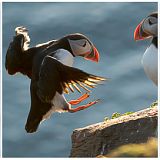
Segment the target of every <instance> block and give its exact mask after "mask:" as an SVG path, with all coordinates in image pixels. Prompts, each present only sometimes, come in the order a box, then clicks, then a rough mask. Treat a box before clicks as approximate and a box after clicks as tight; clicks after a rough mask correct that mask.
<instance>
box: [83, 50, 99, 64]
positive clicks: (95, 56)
mask: <svg viewBox="0 0 160 160" xmlns="http://www.w3.org/2000/svg"><path fill="white" fill-rule="evenodd" d="M85 59H87V60H90V61H94V62H98V61H99V52H98V50H97V48H96V47H93V51H92V52H91V53H90V54H89V55H87V56H85Z"/></svg>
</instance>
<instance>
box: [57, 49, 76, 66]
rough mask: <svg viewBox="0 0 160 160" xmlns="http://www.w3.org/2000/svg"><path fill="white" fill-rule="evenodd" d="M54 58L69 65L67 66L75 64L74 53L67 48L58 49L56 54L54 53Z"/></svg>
mask: <svg viewBox="0 0 160 160" xmlns="http://www.w3.org/2000/svg"><path fill="white" fill-rule="evenodd" d="M54 58H56V59H57V60H58V61H60V62H61V63H63V64H64V65H67V66H72V65H73V55H72V54H71V53H70V52H69V51H67V50H65V49H58V50H57V51H56V54H55V55H54Z"/></svg>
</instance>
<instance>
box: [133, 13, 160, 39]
mask: <svg viewBox="0 0 160 160" xmlns="http://www.w3.org/2000/svg"><path fill="white" fill-rule="evenodd" d="M157 33H158V13H157V12H153V13H151V14H150V15H149V16H147V17H146V18H145V19H143V20H142V21H141V23H140V24H139V25H138V26H137V27H136V29H135V31H134V39H135V40H143V39H146V38H150V37H156V36H157Z"/></svg>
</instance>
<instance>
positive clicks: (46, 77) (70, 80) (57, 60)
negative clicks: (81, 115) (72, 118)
mask: <svg viewBox="0 0 160 160" xmlns="http://www.w3.org/2000/svg"><path fill="white" fill-rule="evenodd" d="M15 32H16V35H15V36H14V38H13V41H12V42H11V43H10V45H9V48H8V50H7V54H6V62H5V67H6V70H7V71H8V73H9V74H10V75H14V74H15V73H17V72H20V73H22V74H23V75H27V76H28V77H29V78H30V79H31V84H30V94H31V107H30V112H29V115H28V118H27V122H26V126H25V129H26V131H27V132H28V133H32V132H36V131H37V128H38V126H39V124H40V123H41V122H42V121H43V120H45V119H47V118H49V117H50V116H51V114H52V113H53V112H70V113H74V112H77V111H80V110H83V109H86V108H88V107H90V106H92V105H94V104H96V103H97V102H98V100H95V101H92V102H90V103H88V104H86V105H82V106H79V107H77V108H72V107H71V106H72V105H77V104H79V103H80V102H82V101H83V100H85V99H87V98H88V97H89V93H88V92H90V90H89V88H94V87H95V85H97V84H99V82H102V81H104V80H106V79H105V78H103V77H99V76H95V75H92V74H89V73H86V72H84V71H82V70H80V69H77V68H73V67H72V65H73V59H74V57H76V56H81V57H84V59H86V60H91V61H94V62H98V60H99V53H98V51H97V49H96V47H95V46H94V45H93V43H92V42H91V41H90V40H89V39H88V38H87V37H86V36H84V35H83V34H80V33H75V34H69V35H66V36H64V37H62V38H60V39H58V40H51V41H49V42H47V43H43V44H39V45H37V46H35V47H32V48H29V43H30V38H29V35H28V30H27V29H26V28H25V27H23V26H21V27H17V28H16V29H15ZM80 88H83V89H84V90H86V91H87V92H86V93H85V94H83V95H82V96H81V97H79V98H78V99H76V100H71V101H70V102H67V100H66V99H65V97H64V93H69V91H71V92H74V90H77V91H78V92H80V93H81V90H80Z"/></svg>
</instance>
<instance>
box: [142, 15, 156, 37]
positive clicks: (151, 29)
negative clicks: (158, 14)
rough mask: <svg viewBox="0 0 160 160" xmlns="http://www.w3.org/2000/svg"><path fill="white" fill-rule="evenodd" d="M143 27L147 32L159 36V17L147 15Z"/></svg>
mask: <svg viewBox="0 0 160 160" xmlns="http://www.w3.org/2000/svg"><path fill="white" fill-rule="evenodd" d="M142 27H143V30H144V31H145V32H146V33H148V34H151V35H153V36H157V33H158V29H157V28H158V22H157V18H155V17H147V18H146V19H145V20H144V22H143V25H142Z"/></svg>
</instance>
